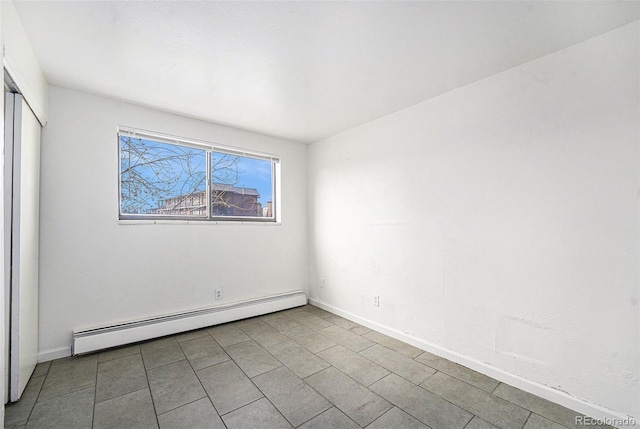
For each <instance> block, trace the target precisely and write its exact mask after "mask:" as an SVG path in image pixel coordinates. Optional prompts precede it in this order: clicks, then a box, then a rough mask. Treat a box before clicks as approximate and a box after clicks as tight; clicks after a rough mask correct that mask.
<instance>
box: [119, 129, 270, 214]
mask: <svg viewBox="0 0 640 429" xmlns="http://www.w3.org/2000/svg"><path fill="white" fill-rule="evenodd" d="M121 136H126V137H132V138H137V139H144V140H151V141H154V142H158V143H168V144H172V145H178V146H183V147H190V148H194V149H200V150H204V151H205V152H206V169H207V171H206V174H207V178H206V182H207V183H206V191H205V197H206V207H207V210H206V215H202V216H180V215H161V214H123V213H122V175H121V164H120V163H121V158H120V149H121V145H120V138H121ZM117 151H118V169H117V170H118V220H119V221H123V222H125V223H126V222H128V221H143V222H145V223H146V221H150V222H151V223H164V221H169V222H171V221H179V222H184V221H188V223H192V222H193V223H220V222H223V223H224V222H232V223H244V222H249V223H279V222H280V195H279V193H280V186H279V184H280V157H279V156H277V155H274V154H269V153H265V152H257V151H252V150H245V149H240V148H236V147H232V146H226V145H219V144H216V143H211V142H206V141H203V140H197V139H190V138H185V137H177V136H173V135H170V134H163V133H158V132H154V131H148V130H142V129H138V128H132V127H126V126H119V127H118V129H117ZM213 152H217V153H223V154H228V155H234V156H241V157H244V158H254V159H260V160H265V161H270V162H271V168H272V172H271V195H272V212H273V213H272V216H271V217H263V216H215V215H213V213H212V204H211V203H212V202H211V173H212V172H211V154H212V153H213Z"/></svg>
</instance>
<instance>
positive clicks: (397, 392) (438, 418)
mask: <svg viewBox="0 0 640 429" xmlns="http://www.w3.org/2000/svg"><path fill="white" fill-rule="evenodd" d="M370 388H371V390H373V391H374V392H376V393H377V394H378V395H380V396H382V397H383V398H385V399H386V400H388V401H389V402H391V403H392V404H394V405H395V406H397V407H399V408H401V409H402V410H403V411H406V412H407V413H409V414H411V415H412V416H413V417H415V418H416V419H418V420H420V421H421V422H422V423H424V424H426V425H427V426H429V427H430V428H432V429H461V428H464V427H465V425H466V424H467V423H468V422H469V421H470V420H471V418H472V417H473V416H472V415H471V413H469V412H467V411H465V410H463V409H461V408H460V407H457V406H455V405H453V404H451V403H449V402H447V401H445V400H444V399H442V398H440V397H439V396H437V395H434V394H433V393H431V392H428V391H426V390H424V389H423V388H421V387H419V386H416V385H415V384H413V383H411V382H409V381H407V380H405V379H404V378H401V377H399V376H397V375H395V374H390V375H388V376H386V377H385V378H383V379H382V380H380V381H378V382H377V383H375V384H373V385H372V386H371V387H370Z"/></svg>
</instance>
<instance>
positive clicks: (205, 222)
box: [118, 219, 282, 226]
mask: <svg viewBox="0 0 640 429" xmlns="http://www.w3.org/2000/svg"><path fill="white" fill-rule="evenodd" d="M118 224H119V225H260V226H280V225H282V222H280V221H276V222H260V221H241V220H227V221H223V220H176V219H167V220H162V219H157V220H152V219H134V220H130V219H127V220H121V219H119V220H118Z"/></svg>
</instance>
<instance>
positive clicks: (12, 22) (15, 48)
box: [0, 0, 49, 125]
mask: <svg viewBox="0 0 640 429" xmlns="http://www.w3.org/2000/svg"><path fill="white" fill-rule="evenodd" d="M0 9H2V43H3V49H4V51H3V65H4V67H5V69H6V70H7V72H9V75H10V76H11V78H12V79H13V81H14V82H15V84H16V86H17V87H18V88H20V93H21V94H22V95H23V97H24V99H25V100H26V101H27V103H28V104H29V107H31V110H32V111H33V112H34V114H35V115H36V117H37V118H38V120H39V121H40V123H41V124H43V125H46V123H47V115H48V113H49V112H48V100H47V86H48V85H47V80H46V79H45V77H44V74H43V73H42V69H41V68H40V64H39V63H38V59H37V58H36V54H35V53H34V52H33V48H32V47H31V43H30V42H29V39H28V38H27V33H26V32H25V31H24V27H23V26H22V22H21V21H20V17H19V16H18V12H17V11H16V8H15V6H14V5H13V2H12V1H10V0H5V1H2V2H0Z"/></svg>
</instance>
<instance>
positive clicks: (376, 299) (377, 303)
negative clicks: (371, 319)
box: [373, 295, 380, 307]
mask: <svg viewBox="0 0 640 429" xmlns="http://www.w3.org/2000/svg"><path fill="white" fill-rule="evenodd" d="M373 305H374V306H375V307H380V295H373Z"/></svg>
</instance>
